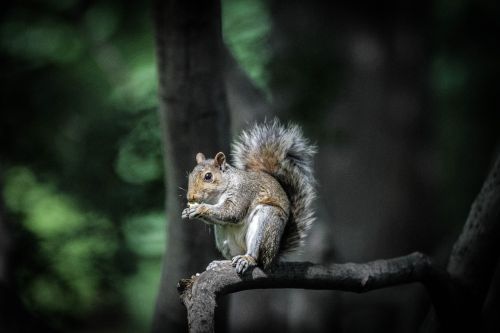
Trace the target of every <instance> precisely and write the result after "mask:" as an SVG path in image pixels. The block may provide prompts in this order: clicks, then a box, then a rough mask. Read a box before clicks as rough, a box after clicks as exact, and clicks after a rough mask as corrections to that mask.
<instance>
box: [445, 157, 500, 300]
mask: <svg viewBox="0 0 500 333" xmlns="http://www.w3.org/2000/svg"><path fill="white" fill-rule="evenodd" d="M499 255H500V155H499V156H498V157H497V159H496V162H495V164H494V165H493V168H492V169H491V171H490V173H489V175H488V178H487V179H486V181H485V182H484V184H483V187H482V188H481V191H480V192H479V194H478V196H477V197H476V199H475V200H474V203H473V204H472V207H471V210H470V212H469V216H468V217H467V221H466V222H465V225H464V228H463V230H462V233H461V234H460V236H459V238H458V239H457V241H456V242H455V245H454V246H453V251H452V253H451V256H450V261H449V263H448V272H449V273H450V275H451V277H452V278H453V279H454V280H455V282H456V283H457V284H458V285H459V286H460V287H461V288H463V289H465V290H467V291H468V293H469V294H470V296H471V297H472V299H471V300H470V301H474V302H477V303H478V304H476V305H478V306H479V310H480V306H481V305H482V303H483V301H484V299H485V297H486V294H487V291H488V289H489V286H490V282H491V278H492V276H493V273H494V271H495V268H496V263H497V262H498V259H499Z"/></svg>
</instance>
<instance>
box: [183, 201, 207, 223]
mask: <svg viewBox="0 0 500 333" xmlns="http://www.w3.org/2000/svg"><path fill="white" fill-rule="evenodd" d="M201 206H202V205H198V204H197V205H191V206H189V207H188V208H185V209H184V210H183V211H182V215H181V217H182V219H184V220H185V219H189V220H192V219H195V218H197V217H199V216H200V215H201V211H202V210H201V209H200V208H201Z"/></svg>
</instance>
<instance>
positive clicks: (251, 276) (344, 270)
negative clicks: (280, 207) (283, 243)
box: [178, 252, 448, 332]
mask: <svg viewBox="0 0 500 333" xmlns="http://www.w3.org/2000/svg"><path fill="white" fill-rule="evenodd" d="M216 263H217V265H215V267H214V268H211V269H209V270H207V271H205V272H203V273H201V274H200V275H197V276H192V277H191V279H184V280H181V281H180V282H179V284H178V291H179V293H180V294H181V299H182V301H183V303H184V305H185V306H186V308H187V310H188V324H189V331H190V332H213V327H214V326H213V325H214V321H213V320H214V311H215V307H216V305H217V298H219V297H221V296H223V295H226V294H230V293H234V292H238V291H241V290H248V289H266V288H303V289H329V290H342V291H351V292H356V293H363V292H367V291H370V290H375V289H380V288H385V287H389V286H395V285H400V284H406V283H412V282H421V283H423V284H425V285H426V286H428V290H429V291H430V293H431V298H433V300H434V299H440V296H439V295H433V293H434V292H433V291H435V290H442V288H441V285H442V284H443V283H444V284H446V283H447V281H448V276H447V274H446V272H444V271H440V270H438V269H436V268H435V267H434V266H433V265H432V262H431V260H430V258H429V257H427V256H425V255H423V254H421V253H418V252H416V253H412V254H410V255H407V256H403V257H398V258H393V259H388V260H376V261H372V262H368V263H362V264H356V263H345V264H332V265H328V266H323V265H316V264H312V263H308V262H285V263H281V264H279V265H277V266H276V267H275V268H273V269H272V270H271V271H269V272H264V271H263V270H261V269H260V268H258V267H256V268H254V269H253V270H251V271H250V272H249V273H247V274H244V275H243V276H239V275H238V274H236V272H235V270H234V268H233V267H232V266H231V264H230V262H229V261H219V262H216ZM430 286H432V287H430Z"/></svg>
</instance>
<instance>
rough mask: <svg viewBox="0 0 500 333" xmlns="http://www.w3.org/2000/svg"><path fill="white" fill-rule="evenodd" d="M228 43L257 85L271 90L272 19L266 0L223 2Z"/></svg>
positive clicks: (223, 28)
mask: <svg viewBox="0 0 500 333" xmlns="http://www.w3.org/2000/svg"><path fill="white" fill-rule="evenodd" d="M222 4H223V7H222V13H223V21H222V30H223V35H224V42H225V43H226V45H227V46H228V47H229V49H230V50H231V52H232V53H233V55H234V57H235V58H236V60H237V61H238V63H239V64H240V65H241V66H242V67H243V69H244V70H245V71H246V72H247V73H248V75H249V76H250V78H251V79H253V80H254V82H255V84H256V86H258V87H259V88H261V89H264V91H267V89H268V81H269V77H268V71H267V66H268V64H269V61H270V59H271V49H270V47H269V35H270V30H271V18H270V13H269V10H268V8H267V5H266V2H265V1H262V0H257V1H249V0H224V1H222Z"/></svg>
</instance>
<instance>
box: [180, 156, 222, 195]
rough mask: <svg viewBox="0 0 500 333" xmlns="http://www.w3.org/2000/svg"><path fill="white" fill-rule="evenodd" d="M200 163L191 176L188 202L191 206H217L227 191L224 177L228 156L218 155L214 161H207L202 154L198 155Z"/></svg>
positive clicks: (197, 159) (197, 158)
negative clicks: (204, 204)
mask: <svg viewBox="0 0 500 333" xmlns="http://www.w3.org/2000/svg"><path fill="white" fill-rule="evenodd" d="M196 162H197V163H198V164H197V165H196V166H195V167H194V169H193V171H191V173H190V174H189V185H188V192H187V200H188V203H189V204H193V203H207V204H215V203H217V201H219V198H220V196H221V194H222V193H224V191H225V190H226V187H227V180H226V179H225V178H224V177H223V172H224V171H226V169H227V165H226V156H225V155H224V153H217V155H215V158H214V159H206V158H205V155H203V154H202V153H198V154H196Z"/></svg>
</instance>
